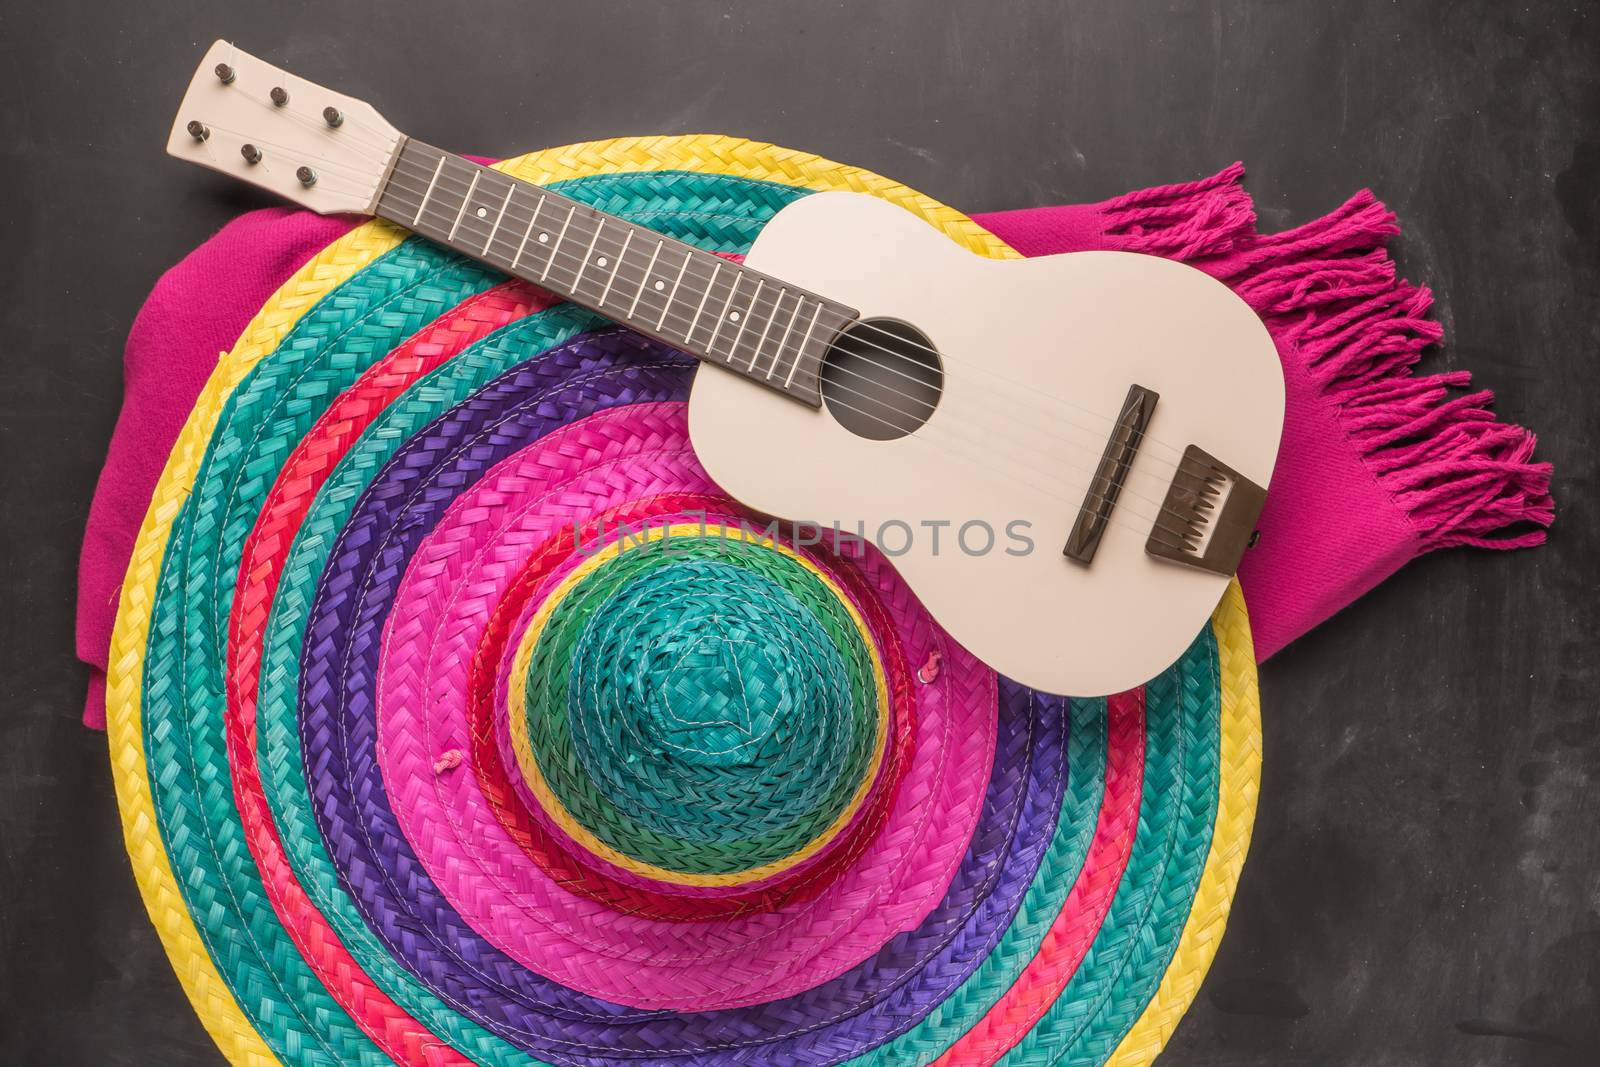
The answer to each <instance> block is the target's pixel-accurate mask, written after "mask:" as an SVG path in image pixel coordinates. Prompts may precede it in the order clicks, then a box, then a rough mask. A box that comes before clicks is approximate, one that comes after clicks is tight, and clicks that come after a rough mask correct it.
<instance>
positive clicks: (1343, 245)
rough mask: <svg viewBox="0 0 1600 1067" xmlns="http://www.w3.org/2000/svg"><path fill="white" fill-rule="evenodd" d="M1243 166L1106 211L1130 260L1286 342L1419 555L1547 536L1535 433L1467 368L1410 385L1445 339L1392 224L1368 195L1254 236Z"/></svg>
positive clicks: (1140, 194) (1545, 482) (1544, 482)
mask: <svg viewBox="0 0 1600 1067" xmlns="http://www.w3.org/2000/svg"><path fill="white" fill-rule="evenodd" d="M1243 178H1244V167H1243V166H1242V165H1240V164H1238V163H1235V164H1233V165H1232V166H1230V167H1228V168H1226V169H1225V170H1223V171H1221V172H1219V173H1217V174H1214V175H1212V176H1211V177H1209V178H1205V179H1202V180H1200V181H1197V182H1188V183H1186V184H1182V185H1166V186H1159V187H1156V188H1153V189H1142V190H1139V191H1137V192H1133V193H1129V194H1127V195H1125V196H1121V197H1118V198H1117V199H1115V200H1112V201H1108V202H1107V203H1106V204H1105V205H1103V207H1102V210H1103V211H1104V212H1105V214H1106V216H1107V219H1108V225H1107V232H1108V233H1110V234H1112V235H1114V236H1118V237H1121V238H1122V239H1123V240H1124V241H1125V242H1126V243H1125V245H1124V247H1126V248H1127V249H1128V250H1129V251H1135V252H1149V253H1153V254H1157V255H1163V256H1167V257H1169V258H1173V259H1181V260H1185V261H1187V262H1191V263H1193V264H1194V265H1195V266H1197V267H1199V268H1200V269H1202V270H1205V271H1206V272H1207V273H1209V274H1212V275H1213V276H1214V277H1217V278H1219V279H1222V280H1224V281H1226V282H1228V283H1229V284H1230V285H1231V286H1232V287H1233V288H1234V290H1235V291H1236V292H1238V293H1239V294H1240V296H1242V297H1243V298H1244V299H1245V300H1246V301H1247V302H1248V303H1249V304H1250V306H1251V307H1253V308H1254V309H1255V310H1256V312H1257V314H1259V315H1261V317H1262V318H1263V320H1265V322H1266V324H1267V326H1268V328H1269V329H1270V330H1271V331H1272V334H1273V336H1274V337H1275V338H1277V339H1278V340H1279V342H1280V343H1282V342H1283V341H1285V340H1287V341H1289V342H1291V343H1292V344H1293V345H1294V346H1295V347H1296V348H1297V349H1298V351H1299V353H1300V355H1301V357H1302V358H1303V360H1304V365H1305V367H1306V369H1307V370H1308V371H1309V372H1310V374H1311V376H1312V379H1313V381H1314V382H1315V383H1316V385H1317V387H1318V388H1319V389H1320V390H1321V392H1322V395H1323V396H1324V398H1326V399H1327V401H1328V402H1329V403H1330V404H1332V405H1333V406H1334V408H1335V410H1336V411H1337V412H1338V417H1339V421H1340V423H1341V425H1342V426H1343V427H1344V429H1345V431H1346V433H1347V434H1348V435H1349V438H1350V440H1351V442H1352V443H1353V444H1354V445H1355V446H1356V448H1357V450H1358V451H1359V453H1360V455H1361V457H1362V459H1363V461H1364V462H1365V463H1366V465H1367V467H1368V469H1369V470H1371V471H1372V473H1373V476H1374V477H1375V478H1376V479H1377V481H1378V483H1379V484H1380V485H1381V486H1383V487H1384V488H1385V489H1386V490H1387V491H1388V492H1389V493H1390V494H1391V495H1392V497H1393V499H1394V500H1395V502H1396V504H1397V505H1399V506H1400V507H1401V508H1402V509H1403V510H1404V512H1405V513H1406V514H1407V515H1409V516H1410V518H1411V521H1412V522H1413V524H1414V525H1415V526H1416V528H1417V531H1418V534H1419V536H1420V539H1421V542H1422V549H1423V551H1432V550H1434V549H1439V548H1448V547H1452V546H1456V545H1471V546H1476V547H1479V548H1497V549H1509V548H1523V547H1528V546H1532V545H1537V544H1541V543H1543V542H1544V539H1545V533H1544V530H1545V528H1546V527H1548V526H1549V525H1550V524H1551V522H1553V521H1554V519H1555V505H1554V501H1553V500H1552V498H1551V496H1550V474H1551V468H1550V464H1548V463H1536V462H1534V461H1533V451H1534V446H1535V444H1536V443H1537V438H1536V437H1535V436H1534V434H1533V433H1532V432H1530V431H1529V430H1527V429H1525V428H1523V427H1521V426H1514V425H1510V424H1507V423H1501V422H1497V421H1495V417H1494V413H1493V412H1492V411H1491V405H1492V403H1493V401H1494V394H1493V393H1491V392H1490V391H1489V390H1487V389H1484V390H1478V391H1476V392H1467V391H1466V390H1468V389H1469V387H1470V385H1471V381H1472V378H1471V375H1470V374H1468V373H1467V372H1465V371H1451V372H1448V373H1441V374H1432V375H1427V376H1422V377H1417V376H1414V375H1413V373H1412V368H1413V367H1414V366H1415V365H1416V363H1417V362H1418V360H1420V359H1421V358H1422V353H1423V351H1424V350H1425V349H1427V348H1429V347H1431V346H1433V345H1437V344H1439V343H1440V341H1441V340H1442V339H1443V336H1444V330H1443V328H1442V327H1441V326H1440V325H1439V324H1438V323H1437V322H1435V321H1434V320H1432V319H1430V318H1429V317H1428V309H1429V308H1430V307H1431V305H1432V303H1433V294H1432V293H1431V292H1430V291H1429V290H1428V289H1426V288H1423V287H1421V286H1417V285H1413V284H1411V283H1410V282H1407V281H1405V280H1403V279H1401V278H1399V277H1398V276H1397V273H1396V270H1395V265H1394V261H1393V260H1392V259H1390V258H1389V254H1388V252H1387V250H1386V244H1387V242H1388V240H1389V239H1390V238H1391V237H1394V236H1395V235H1396V234H1398V233H1399V232H1400V227H1399V225H1398V223H1397V221H1396V219H1395V215H1394V213H1393V212H1391V211H1390V210H1389V209H1388V208H1387V207H1385V206H1384V205H1383V203H1382V202H1380V201H1379V200H1378V199H1377V197H1375V196H1374V195H1373V194H1372V193H1371V192H1370V191H1368V190H1362V191H1361V192H1360V193H1357V194H1356V195H1355V196H1353V197H1351V198H1350V199H1349V200H1347V201H1346V202H1345V203H1344V204H1342V205H1340V206H1339V207H1338V208H1337V209H1335V210H1334V211H1332V212H1330V213H1329V214H1327V215H1324V216H1323V217H1321V218H1319V219H1313V220H1312V221H1310V222H1307V223H1305V224H1304V225H1301V226H1297V227H1295V228H1294V229H1292V230H1286V231H1284V232H1282V233H1277V234H1269V235H1262V234H1258V233H1256V232H1255V207H1254V204H1253V202H1252V201H1251V199H1250V195H1249V194H1248V193H1247V192H1245V190H1244V187H1243V185H1242V184H1241V182H1242V179H1243Z"/></svg>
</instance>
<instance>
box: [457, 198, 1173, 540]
mask: <svg viewBox="0 0 1600 1067" xmlns="http://www.w3.org/2000/svg"><path fill="white" fill-rule="evenodd" d="M558 214H559V212H558ZM480 221H482V220H480ZM530 221H531V220H530ZM568 258H569V259H573V260H583V259H584V257H581V256H571V257H568ZM674 318H675V319H677V320H678V321H682V318H683V317H681V316H674ZM857 376H858V377H863V378H865V376H864V375H859V374H858V375H857ZM843 389H844V391H845V392H846V393H848V394H849V395H851V396H854V397H859V398H862V399H865V400H867V401H873V400H874V398H873V397H872V396H871V395H870V394H867V393H864V392H862V391H861V390H858V389H852V388H850V387H848V386H844V387H843ZM830 403H833V404H836V405H837V406H839V407H842V408H844V409H845V410H848V411H852V412H854V413H857V414H859V415H862V416H863V417H865V418H868V419H871V420H873V421H874V422H877V423H879V424H880V425H883V426H887V427H889V428H890V429H892V430H894V431H895V432H897V433H899V434H902V435H903V436H905V437H909V438H913V439H915V440H916V441H917V442H918V443H921V444H933V445H934V446H935V447H938V448H940V449H941V450H944V451H950V447H949V446H948V445H947V443H946V442H944V441H943V440H941V439H940V438H936V437H928V436H924V435H922V434H920V433H918V432H917V430H916V429H915V428H908V427H906V426H904V425H902V424H900V423H897V422H895V421H893V420H890V419H886V418H883V417H882V416H881V415H879V414H877V413H875V412H872V411H869V410H867V409H865V408H863V407H859V406H857V405H855V404H851V403H848V402H846V401H842V400H838V399H836V398H833V399H831V400H830ZM957 436H958V438H959V442H958V443H960V444H975V443H978V441H977V439H976V438H974V437H972V436H971V435H970V434H966V435H957ZM1008 443H1010V442H1008ZM1023 445H1024V447H1027V446H1026V443H1023ZM956 455H957V456H958V458H960V459H962V460H963V461H964V462H968V463H971V462H973V461H974V459H973V457H972V456H970V455H965V454H962V453H959V452H958V453H956ZM1021 465H1022V466H1026V465H1025V464H1021ZM1071 466H1073V467H1074V469H1077V470H1080V471H1082V472H1083V473H1086V474H1089V475H1090V478H1089V484H1088V486H1087V488H1086V489H1085V496H1086V498H1087V499H1088V500H1092V501H1095V502H1096V503H1095V508H1096V510H1098V506H1099V505H1100V504H1107V503H1113V501H1111V500H1110V499H1109V498H1108V497H1106V496H1105V495H1104V494H1102V493H1100V492H1098V491H1097V490H1096V489H1095V478H1094V474H1095V473H1096V472H1094V471H1091V470H1089V469H1088V468H1086V467H1081V466H1078V465H1076V464H1071ZM1183 473H1186V474H1188V475H1189V476H1190V477H1192V478H1194V479H1195V480H1196V481H1197V482H1203V481H1204V479H1203V477H1201V476H1199V475H1196V474H1194V473H1193V472H1188V471H1185V472H1183ZM1016 480H1020V481H1022V482H1023V484H1025V485H1028V486H1029V487H1030V488H1032V489H1034V490H1035V491H1037V492H1040V493H1043V494H1045V495H1046V496H1049V497H1051V498H1053V499H1055V500H1057V501H1059V502H1061V503H1063V504H1065V505H1067V506H1069V507H1070V506H1071V505H1072V504H1073V503H1074V501H1073V499H1071V498H1067V497H1063V496H1061V495H1060V494H1059V493H1056V492H1054V491H1052V490H1049V489H1047V488H1045V487H1044V486H1041V485H1039V484H1037V483H1036V482H1032V481H1028V480H1026V479H1016ZM1124 492H1126V493H1127V495H1129V496H1134V497H1138V498H1140V499H1145V500H1146V502H1148V503H1155V502H1154V501H1149V500H1148V498H1144V497H1142V496H1141V494H1139V493H1137V491H1135V490H1124ZM1158 508H1159V509H1160V510H1161V511H1163V512H1165V513H1167V514H1170V515H1173V516H1174V517H1175V518H1176V519H1177V520H1178V521H1179V522H1180V523H1185V524H1187V519H1186V518H1185V517H1184V516H1182V515H1180V514H1179V513H1177V512H1175V511H1173V510H1172V509H1169V508H1165V507H1162V506H1160V505H1158ZM1088 510H1090V509H1089V506H1088V505H1083V506H1080V507H1079V511H1080V512H1082V511H1088ZM1122 514H1123V515H1131V516H1133V517H1134V518H1137V519H1140V520H1143V521H1145V522H1148V523H1150V524H1151V527H1152V529H1154V530H1160V531H1163V532H1165V533H1168V534H1171V535H1173V536H1174V537H1177V538H1179V541H1177V542H1174V541H1170V540H1167V539H1165V538H1162V537H1160V536H1159V535H1155V534H1152V535H1151V536H1152V537H1153V538H1154V539H1155V540H1156V541H1157V542H1159V543H1162V544H1165V545H1168V546H1169V547H1172V548H1175V549H1181V550H1185V551H1187V550H1190V549H1191V548H1192V546H1191V545H1189V544H1188V543H1187V542H1185V541H1184V540H1183V539H1184V538H1189V537H1195V538H1197V537H1198V536H1199V535H1198V533H1196V532H1195V531H1192V530H1187V529H1176V528H1174V527H1172V526H1169V525H1167V524H1165V523H1163V522H1161V521H1160V520H1159V519H1157V518H1153V517H1151V516H1149V515H1145V514H1142V513H1141V512H1140V509H1138V508H1136V507H1132V506H1127V507H1125V508H1124V509H1123V512H1122ZM1102 518H1103V519H1105V520H1106V521H1107V522H1108V524H1109V525H1112V526H1117V527H1119V528H1121V529H1126V530H1129V531H1131V532H1134V533H1136V534H1138V535H1140V536H1145V534H1144V531H1141V530H1139V529H1138V528H1137V527H1133V526H1130V525H1128V524H1127V523H1125V522H1121V521H1118V520H1117V517H1116V516H1115V515H1114V514H1113V515H1111V516H1102Z"/></svg>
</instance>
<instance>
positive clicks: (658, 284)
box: [650, 281, 667, 293]
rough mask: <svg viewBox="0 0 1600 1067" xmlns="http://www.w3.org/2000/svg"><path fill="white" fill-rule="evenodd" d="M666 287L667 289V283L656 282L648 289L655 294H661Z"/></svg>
mask: <svg viewBox="0 0 1600 1067" xmlns="http://www.w3.org/2000/svg"><path fill="white" fill-rule="evenodd" d="M666 287H667V283H666V282H663V281H658V282H656V283H655V284H654V285H652V286H651V287H650V288H652V289H654V290H655V291H656V292H658V293H659V292H661V290H663V289H665V288H666Z"/></svg>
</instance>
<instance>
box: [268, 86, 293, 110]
mask: <svg viewBox="0 0 1600 1067" xmlns="http://www.w3.org/2000/svg"><path fill="white" fill-rule="evenodd" d="M267 95H268V96H270V97H272V106H273V107H282V106H283V105H285V104H287V103H288V102H289V91H288V90H287V89H285V88H284V87H283V86H281V85H274V86H273V87H272V92H270V93H268V94H267Z"/></svg>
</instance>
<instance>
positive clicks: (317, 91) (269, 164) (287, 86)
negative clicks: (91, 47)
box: [167, 41, 404, 215]
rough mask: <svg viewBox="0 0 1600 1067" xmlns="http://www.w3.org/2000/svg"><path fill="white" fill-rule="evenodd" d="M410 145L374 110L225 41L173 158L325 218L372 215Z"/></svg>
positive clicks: (197, 83) (196, 83)
mask: <svg viewBox="0 0 1600 1067" xmlns="http://www.w3.org/2000/svg"><path fill="white" fill-rule="evenodd" d="M403 140H404V138H403V137H402V136H401V134H400V132H399V131H398V130H396V129H395V128H394V127H393V126H391V125H389V123H388V122H386V121H385V120H384V118H383V116H382V115H380V114H378V112H377V111H376V110H375V109H374V108H373V107H372V105H370V104H368V103H366V102H365V101H362V100H357V99H355V98H354V97H350V96H345V95H344V94H342V93H336V92H334V91H332V90H331V89H325V88H323V87H322V86H320V85H316V84H314V83H312V82H308V81H306V80H305V79H304V78H297V77H295V76H294V75H292V74H290V73H289V72H288V71H285V70H282V69H280V68H278V67H275V66H273V65H272V64H270V63H267V62H264V61H263V60H260V59H257V58H256V57H255V56H252V55H250V54H249V53H248V52H245V51H243V50H241V49H239V48H236V47H235V46H233V45H231V44H229V43H227V42H226V41H217V42H216V43H215V44H213V45H212V46H211V47H210V48H209V49H208V50H207V51H206V54H205V58H204V59H203V60H202V61H201V63H200V66H199V68H198V69H197V70H196V71H195V75H194V78H193V80H191V81H190V83H189V89H188V91H187V92H186V93H184V96H183V104H182V106H180V107H179V109H178V115H177V118H176V119H175V120H174V121H173V124H172V133H171V135H170V136H169V137H168V138H167V153H168V154H169V155H172V156H176V157H177V158H179V159H182V160H186V161H188V162H190V163H198V164H199V165H200V166H202V167H209V168H210V169H212V170H215V171H220V172H221V173H223V174H227V175H229V176H231V177H234V178H239V179H241V180H243V181H246V182H249V183H250V184H251V185H254V186H257V187H259V188H262V189H266V190H267V191H269V192H273V193H276V194H278V195H279V196H281V197H284V198H285V199H288V200H292V201H294V202H295V203H296V204H299V205H300V206H302V207H306V208H310V209H311V210H312V211H317V212H321V213H322V214H324V215H327V214H333V213H336V212H355V213H357V214H364V215H365V214H371V213H372V209H373V207H374V205H375V204H376V203H377V200H378V194H379V193H380V192H381V191H382V188H383V182H384V178H385V176H386V175H387V174H388V171H389V167H390V164H391V161H392V160H393V159H394V157H395V153H396V150H397V149H398V147H399V145H400V143H401V142H402V141H403Z"/></svg>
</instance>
